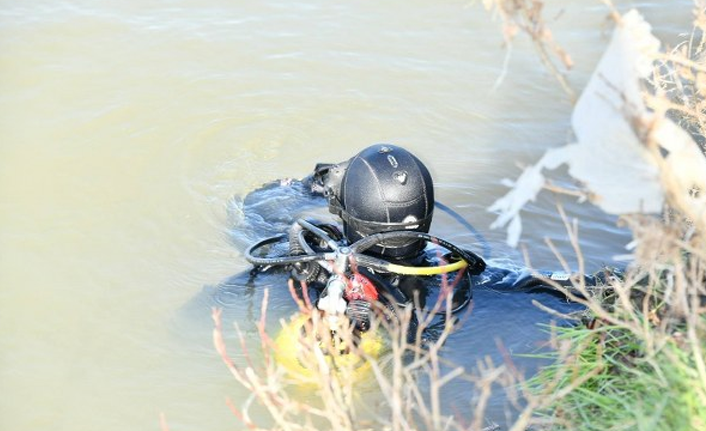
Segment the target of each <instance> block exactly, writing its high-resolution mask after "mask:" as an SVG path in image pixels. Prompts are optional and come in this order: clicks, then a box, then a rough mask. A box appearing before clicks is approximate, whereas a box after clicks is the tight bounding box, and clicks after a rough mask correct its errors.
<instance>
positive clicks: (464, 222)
mask: <svg viewBox="0 0 706 431" xmlns="http://www.w3.org/2000/svg"><path fill="white" fill-rule="evenodd" d="M434 205H436V207H437V208H439V209H440V210H442V211H444V212H445V213H446V214H448V215H450V216H451V217H452V218H453V219H454V220H456V221H457V222H459V223H460V224H461V226H463V227H465V228H466V229H467V230H468V231H469V232H470V233H472V234H473V236H475V237H476V240H477V241H478V242H479V243H480V244H481V245H482V246H483V258H484V259H490V253H491V250H490V243H488V241H487V240H486V239H485V237H484V236H483V235H481V233H480V232H478V230H477V229H476V228H474V227H473V225H472V224H470V223H469V222H468V221H467V220H466V219H465V218H463V216H461V214H459V213H457V212H456V211H454V210H453V209H451V207H449V206H446V205H444V204H442V203H441V202H439V201H436V202H435V203H434Z"/></svg>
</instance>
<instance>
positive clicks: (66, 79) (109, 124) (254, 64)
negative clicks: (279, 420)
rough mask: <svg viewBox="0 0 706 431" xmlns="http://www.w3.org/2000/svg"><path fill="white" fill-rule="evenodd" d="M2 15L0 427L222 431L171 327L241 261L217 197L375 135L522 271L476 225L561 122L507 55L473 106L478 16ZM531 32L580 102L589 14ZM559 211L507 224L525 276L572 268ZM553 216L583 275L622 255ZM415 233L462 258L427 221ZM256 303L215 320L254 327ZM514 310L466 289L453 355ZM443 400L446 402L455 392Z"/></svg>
mask: <svg viewBox="0 0 706 431" xmlns="http://www.w3.org/2000/svg"><path fill="white" fill-rule="evenodd" d="M476 3H478V2H476ZM616 3H617V4H618V6H619V7H620V8H621V9H622V10H625V9H627V8H628V7H629V6H631V5H636V6H639V7H640V8H641V10H642V11H643V12H644V13H645V15H646V16H647V17H648V19H649V20H650V21H652V22H653V23H654V25H655V31H656V33H657V34H658V35H659V36H660V37H662V38H664V39H665V40H667V41H668V42H670V43H671V44H674V43H676V42H677V41H678V40H679V39H678V37H677V36H678V33H680V32H683V31H687V30H688V29H689V21H690V19H691V15H690V11H689V7H690V5H691V2H690V1H688V0H680V1H674V0H663V1H657V0H654V1H644V2H629V1H620V2H616ZM0 4H2V7H1V8H0V136H1V137H2V139H1V140H0V391H1V392H2V394H3V395H2V397H0V429H2V430H39V429H56V430H62V429H66V430H94V429H104V430H113V429H114V430H123V429H158V414H159V412H165V414H166V416H167V418H168V420H169V423H170V426H171V427H172V429H184V430H187V429H190V430H194V429H200V430H210V429H223V428H224V427H232V428H238V427H240V425H239V424H238V422H237V420H236V419H235V418H233V417H232V416H231V415H230V413H229V411H228V409H227V407H226V406H225V405H224V399H225V397H226V396H230V397H231V398H233V399H234V400H236V401H237V400H240V401H242V400H243V399H244V398H243V397H244V393H243V392H242V391H241V390H240V389H239V388H238V387H237V385H235V384H234V383H233V382H232V381H231V379H230V378H229V376H228V374H227V372H226V370H225V368H224V367H223V366H222V365H221V364H220V361H219V359H218V358H216V357H215V355H214V352H213V349H212V348H211V346H210V338H209V337H210V335H209V332H208V331H209V327H208V322H207V319H206V322H205V323H204V321H194V322H193V324H190V323H189V322H188V320H187V321H186V323H185V321H184V319H182V317H181V316H180V311H181V310H183V308H184V306H185V305H186V304H189V303H190V301H192V300H193V298H194V297H195V296H197V295H198V293H199V292H200V291H201V290H202V288H203V286H206V285H214V284H217V283H219V282H220V281H222V280H224V279H226V278H227V277H229V276H231V275H233V274H235V273H238V272H239V271H241V270H243V269H246V268H247V265H246V262H245V261H244V260H243V258H242V255H241V253H240V252H239V251H238V248H237V247H236V245H235V244H234V242H233V236H232V233H231V232H230V228H231V226H232V220H231V219H230V218H229V208H230V203H231V202H232V199H233V197H234V196H242V195H243V194H245V193H247V191H249V190H251V189H253V188H255V187H257V186H258V185H260V184H262V183H264V182H266V181H268V180H271V179H275V178H280V177H301V176H304V175H306V174H307V173H309V172H310V170H311V169H312V168H313V166H314V165H315V163H317V162H325V161H334V162H335V161H341V160H343V159H346V158H348V157H350V156H351V155H352V154H353V153H355V152H356V151H358V150H359V149H361V148H363V147H365V146H367V145H369V144H371V143H375V142H393V143H396V144H399V145H402V146H405V147H407V148H409V149H410V150H411V151H412V152H414V153H415V154H417V155H418V156H419V157H420V158H421V159H422V160H424V161H425V162H426V164H427V165H428V166H429V168H430V170H431V171H432V174H433V176H434V178H435V181H436V193H437V197H438V199H439V200H440V201H442V202H443V203H445V204H446V205H449V206H451V207H453V208H454V209H456V210H457V211H458V212H459V213H461V214H462V215H463V216H464V217H465V218H466V219H467V220H468V221H469V222H470V223H472V224H473V226H474V227H475V228H476V229H478V230H479V231H480V232H481V233H482V235H483V236H484V237H485V238H486V240H487V241H488V242H489V244H490V245H491V248H492V255H493V256H494V257H495V258H497V259H499V261H498V262H506V263H507V262H514V263H521V262H522V257H521V254H520V253H518V252H517V251H514V250H511V249H508V248H507V247H506V246H504V244H503V239H504V234H503V232H500V231H490V230H489V228H488V226H489V224H490V222H491V221H492V220H493V215H492V214H489V213H487V212H486V211H485V208H487V207H488V206H489V205H490V204H491V203H492V202H493V201H494V200H495V198H497V197H498V196H499V195H501V194H503V193H504V192H505V190H506V189H505V188H504V186H502V185H501V184H500V181H501V180H502V179H503V178H506V177H509V178H514V177H516V176H517V175H518V173H519V172H520V170H519V168H518V165H522V164H528V163H531V162H533V161H535V160H537V159H538V158H539V156H540V155H541V153H542V152H543V150H544V149H546V148H548V147H552V146H558V145H561V144H564V143H565V142H566V140H567V137H568V127H569V115H570V105H569V103H568V102H567V101H566V99H565V98H564V97H563V96H562V94H561V91H560V89H559V87H558V86H557V85H556V83H555V82H554V81H553V79H552V78H551V77H550V76H549V75H548V74H547V73H546V72H545V70H544V69H543V68H542V67H541V65H540V64H539V62H538V60H537V58H536V54H535V53H534V51H533V49H532V47H531V46H530V45H529V44H528V43H527V42H526V41H525V40H524V38H519V39H518V40H517V42H516V43H515V45H514V48H513V52H512V57H511V60H510V62H509V68H508V72H507V76H506V77H505V79H504V81H503V82H502V85H501V86H500V87H499V88H498V89H496V90H493V89H492V88H493V85H494V83H495V82H496V80H497V78H498V76H499V75H500V74H501V71H502V64H503V59H504V56H505V51H504V50H503V48H502V39H501V33H500V30H499V24H498V23H497V22H493V21H492V20H491V19H490V17H489V15H488V14H487V13H486V12H485V11H483V10H482V7H481V6H480V4H473V3H470V4H469V2H467V1H460V0H458V1H455V0H454V1H449V2H423V1H419V0H413V1H405V2H402V1H400V0H393V1H388V2H384V3H383V2H378V3H371V2H342V3H338V4H331V3H330V2H326V1H324V0H297V1H289V2H275V1H267V2H245V1H237V0H236V1H229V2H225V1H218V0H208V1H199V2H196V1H194V0H161V1H157V0H153V1H141V2H137V1H121V2H118V1H104V2H100V3H98V2H91V1H88V0H85V1H78V0H76V1H61V2H55V1H51V2H50V1H44V0H37V1H33V2H31V3H27V2H9V1H1V3H0ZM546 16H547V17H549V19H550V20H551V25H552V28H553V30H554V32H555V37H556V38H557V39H558V40H559V41H561V43H562V44H563V45H564V47H565V48H566V49H567V50H568V51H569V52H570V53H571V55H572V57H573V58H574V61H575V62H576V67H575V69H574V70H573V71H572V72H571V74H570V76H569V79H570V81H571V83H572V85H573V86H574V87H575V88H580V86H581V85H582V84H583V83H585V82H586V80H587V78H588V76H589V74H590V72H591V70H592V68H593V66H594V65H595V64H596V62H597V60H598V57H599V55H600V53H601V52H602V49H603V47H604V46H605V43H606V41H607V37H608V34H609V30H608V29H607V28H606V27H605V22H606V10H605V9H604V7H603V6H601V5H600V4H599V2H595V3H594V2H580V1H572V2H559V1H556V2H551V3H550V4H549V6H548V10H547V14H546ZM556 200H557V198H555V197H554V196H552V195H550V194H544V195H543V196H542V197H541V198H540V199H539V200H538V201H537V202H536V203H534V204H532V205H531V206H530V208H529V209H528V211H527V212H526V213H525V214H523V221H524V223H525V231H524V235H523V241H524V242H525V244H526V245H527V248H528V253H529V255H530V256H531V260H532V263H533V265H535V266H536V267H540V268H549V269H552V268H557V267H558V263H557V261H556V259H555V258H554V257H553V256H552V253H551V252H550V251H549V249H548V248H547V247H546V246H545V245H544V238H551V239H552V240H554V241H556V242H557V244H558V248H559V250H561V251H562V252H563V253H566V254H567V255H570V254H571V248H570V246H569V245H568V242H567V241H566V235H565V231H564V228H563V224H562V222H561V220H560V218H559V217H558V215H557V211H556V208H555V202H556ZM561 201H562V202H563V203H564V205H565V207H566V209H567V212H568V213H569V215H570V216H572V217H579V218H580V219H581V224H580V226H581V241H582V247H583V253H584V257H585V259H586V262H587V267H588V269H589V271H593V270H596V269H598V268H599V267H600V266H601V265H602V264H604V263H611V259H612V256H614V255H617V254H623V253H624V252H625V250H624V245H625V244H626V243H627V242H628V241H629V235H628V234H627V233H626V232H625V231H624V230H623V229H621V228H619V227H616V220H615V219H614V218H613V217H608V216H605V215H603V214H601V213H600V211H598V210H596V209H595V208H592V207H590V206H586V205H577V204H575V203H574V202H572V201H571V200H568V199H561ZM433 232H435V233H436V234H438V235H440V236H442V237H445V238H447V239H450V240H453V241H455V242H458V243H460V244H463V245H467V246H471V247H473V246H475V244H474V242H475V238H474V237H473V235H471V234H470V233H468V232H467V231H465V230H463V229H462V228H461V227H460V226H459V225H458V224H456V223H455V222H454V221H453V220H452V219H451V218H449V217H447V216H444V215H440V216H437V218H436V220H435V224H434V226H433ZM261 295H262V292H260V291H255V292H251V294H250V296H248V297H244V298H243V299H242V303H239V307H241V308H240V309H242V316H236V317H235V318H236V319H238V318H240V319H242V320H247V319H250V318H252V316H255V315H257V310H258V308H257V307H258V305H257V304H258V303H259V300H260V298H261ZM530 299H531V298H530V297H528V296H526V295H510V296H507V295H505V296H503V295H500V294H493V293H490V292H484V293H478V294H477V296H476V306H475V308H474V310H473V314H472V315H471V317H470V320H469V322H468V323H467V324H466V326H464V328H463V329H462V330H461V331H459V332H458V333H457V334H455V335H454V337H453V338H452V340H451V342H450V343H449V349H448V351H449V353H448V354H449V356H450V357H452V358H453V359H457V360H462V362H463V363H464V364H465V365H468V366H469V367H472V366H473V365H474V364H475V361H476V360H477V359H478V358H481V357H483V356H484V355H486V354H487V355H493V356H494V357H495V358H496V359H497V358H499V356H498V351H497V347H496V339H499V340H502V341H503V343H504V344H505V345H507V346H508V348H509V349H510V350H511V351H512V352H513V353H521V352H524V351H531V350H532V349H534V348H535V346H536V345H537V344H538V343H539V342H541V340H542V339H543V338H542V337H543V336H542V334H541V333H540V332H539V331H537V330H536V328H534V326H533V323H534V322H536V321H542V320H544V321H546V317H545V316H543V315H541V313H540V312H539V311H538V310H536V309H534V308H533V307H532V306H531V305H530V304H529V300H530ZM547 301H549V302H551V301H552V299H550V298H547ZM272 305H273V307H274V308H273V310H274V311H273V313H275V314H277V313H279V314H282V315H285V314H287V313H288V312H289V311H291V309H292V308H291V307H292V305H291V303H288V302H286V301H285V299H282V298H281V297H280V299H278V300H277V301H275V302H274V303H273V304H272ZM241 324H242V322H241ZM518 363H519V364H520V366H521V367H526V368H527V369H528V370H531V369H532V367H533V366H534V365H533V363H531V362H526V363H525V362H522V359H518ZM456 389H457V391H456V392H454V393H453V394H452V395H451V397H452V398H453V402H455V403H457V405H459V406H464V405H465V404H464V400H467V399H468V398H469V397H470V394H468V392H467V389H468V388H462V387H459V388H456ZM450 403H451V402H450ZM497 404H498V405H497V406H495V407H494V408H495V409H496V411H497V414H498V415H500V414H501V411H502V406H501V405H502V400H498V401H497ZM461 408H462V407H461Z"/></svg>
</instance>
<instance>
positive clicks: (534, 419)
mask: <svg viewBox="0 0 706 431" xmlns="http://www.w3.org/2000/svg"><path fill="white" fill-rule="evenodd" d="M484 3H485V4H486V6H487V7H488V8H492V9H493V10H495V11H496V13H497V14H499V15H500V16H501V17H502V19H503V22H504V25H505V34H506V37H507V38H508V41H510V40H511V38H512V37H514V36H515V34H516V33H517V32H518V31H521V30H522V31H524V32H526V33H527V34H529V36H530V37H532V39H533V40H534V41H535V43H536V46H537V48H538V50H539V52H540V57H541V59H542V61H543V62H544V63H545V64H547V65H548V67H549V70H550V71H552V73H554V74H555V76H557V79H558V80H559V82H560V84H561V86H562V87H564V88H565V89H567V90H568V91H567V92H569V93H570V94H573V92H571V90H570V88H569V87H568V85H567V83H566V81H565V80H564V79H563V74H562V72H560V71H559V68H558V66H556V65H555V62H557V61H558V62H559V63H563V64H564V65H565V66H570V63H571V61H570V59H569V57H568V55H567V54H566V53H565V52H564V51H563V50H561V49H560V48H559V47H558V45H557V44H556V43H555V41H554V40H553V37H552V35H551V33H550V32H549V30H548V29H547V28H546V26H545V25H544V23H543V21H542V18H541V13H540V12H541V6H542V4H541V2H539V1H537V0H532V1H523V0H495V1H486V2H484ZM694 22H695V29H694V32H693V35H692V37H691V39H690V40H688V41H687V42H685V43H684V44H682V45H680V46H678V47H677V48H676V49H675V50H673V51H671V52H670V53H668V54H661V55H660V58H658V59H657V60H658V63H657V67H656V73H655V75H654V77H653V80H652V82H651V83H650V84H651V85H650V87H649V88H651V91H647V92H646V95H645V99H646V103H647V106H648V107H650V108H651V110H652V111H654V112H656V113H658V114H659V115H661V116H663V117H668V118H672V119H675V120H677V121H678V122H679V123H680V125H681V126H682V127H683V128H685V129H687V130H688V131H689V132H690V134H691V135H692V136H693V137H695V139H696V140H697V141H698V142H699V143H700V145H702V146H703V145H704V136H705V134H704V132H705V131H706V127H705V126H706V111H705V108H706V105H705V103H706V101H705V100H704V96H705V95H706V66H705V64H704V59H705V58H706V57H705V55H706V54H705V53H706V32H705V31H706V15H705V14H704V5H703V4H700V5H699V8H697V9H696V13H695V21H694ZM640 127H644V130H643V133H642V134H641V136H643V137H644V144H645V145H646V146H647V147H648V148H650V149H651V151H659V148H657V146H656V145H654V143H653V142H652V140H651V139H650V125H649V124H646V125H641V126H640ZM672 169H673V167H670V166H668V165H662V166H660V175H661V180H662V183H663V185H664V187H665V190H666V195H665V196H666V205H665V211H664V213H663V215H662V216H647V215H629V216H624V217H622V218H621V220H622V222H623V223H625V224H626V225H627V226H628V227H629V228H630V229H631V230H632V232H633V234H634V238H635V241H634V244H635V249H634V264H632V265H631V266H630V268H628V270H627V272H626V273H625V274H624V277H622V278H620V279H614V280H612V281H611V282H610V284H609V285H607V286H606V287H605V289H601V290H599V291H595V290H592V291H588V290H587V289H586V286H583V285H582V284H581V282H580V281H577V282H576V283H575V285H574V288H573V289H571V290H566V291H565V294H566V295H567V296H568V297H570V298H572V299H573V300H574V301H576V302H579V303H582V304H584V305H585V306H586V312H585V313H584V315H583V316H582V319H581V320H580V321H579V323H577V325H576V326H575V327H571V328H564V329H561V330H559V329H556V328H551V329H550V331H551V333H552V337H551V338H552V343H553V347H554V350H553V352H552V353H551V354H550V355H549V356H550V357H551V358H552V359H553V360H554V362H553V365H552V366H550V367H548V368H546V369H545V370H544V371H542V372H541V373H540V374H539V375H537V376H534V377H532V378H531V379H530V380H529V381H524V380H523V376H521V375H520V374H519V373H518V372H517V371H516V370H515V368H514V367H513V364H512V361H511V359H510V358H508V360H507V361H506V362H505V363H503V364H492V363H490V362H484V363H482V364H479V365H478V367H477V368H476V369H475V370H472V371H469V370H465V369H463V368H461V367H458V366H455V365H453V364H448V363H445V361H444V359H443V352H442V346H443V345H444V342H445V341H446V339H447V337H448V336H449V334H450V333H451V332H452V331H453V327H454V325H455V324H456V323H457V320H456V319H455V318H454V316H451V315H447V316H446V319H445V320H444V325H445V326H444V328H443V331H441V335H440V336H439V337H438V339H436V340H432V341H428V342H422V341H421V337H420V335H421V334H422V332H423V331H424V330H425V329H426V328H428V327H429V325H431V324H432V321H433V319H432V317H433V316H432V315H431V314H425V315H421V314H420V315H418V316H416V318H417V319H418V321H419V326H418V328H417V337H416V342H409V341H408V339H407V337H406V333H407V330H408V328H409V324H410V320H411V318H412V310H411V309H406V310H397V313H398V314H399V315H400V316H402V318H400V319H395V318H389V319H379V320H378V321H377V322H376V323H375V325H374V328H373V329H372V331H379V333H381V334H384V335H383V336H384V338H385V340H386V342H385V349H384V351H383V352H382V354H381V355H379V356H377V355H370V354H368V353H367V352H366V351H364V350H362V349H360V348H359V347H358V344H357V342H356V340H355V339H354V337H352V336H351V331H350V330H348V328H346V327H345V325H344V326H342V327H339V328H338V330H337V332H336V334H337V336H335V337H331V336H330V334H331V332H330V330H329V327H328V326H326V324H325V322H324V321H322V320H321V318H320V316H319V314H318V312H317V311H314V310H312V307H311V305H310V304H309V303H308V301H307V300H306V298H301V299H300V298H299V297H297V295H296V291H295V289H294V287H292V288H291V291H292V292H293V294H294V296H295V299H296V300H297V301H298V303H299V304H300V309H301V313H302V314H304V315H306V316H309V320H308V322H309V323H308V324H307V325H305V326H304V328H305V331H303V332H302V336H301V343H300V353H299V355H298V358H299V360H300V361H301V362H302V363H303V365H304V366H305V367H306V368H308V369H310V370H312V371H313V372H312V374H311V375H310V376H309V377H306V378H305V379H304V380H305V381H303V380H302V378H301V377H297V376H293V375H292V374H291V373H288V372H286V371H285V370H284V369H283V368H282V367H281V366H279V365H278V363H277V361H276V360H275V357H276V355H277V353H278V352H277V349H278V346H277V344H276V343H274V342H273V340H272V339H271V338H270V336H269V335H268V334H267V333H266V332H265V319H266V316H267V313H266V308H267V301H265V302H264V303H263V305H262V313H261V316H262V317H261V321H260V323H259V325H258V327H259V329H260V337H261V341H262V342H261V349H262V354H263V357H264V362H263V363H245V364H236V363H235V361H233V360H232V359H231V357H230V356H229V355H228V353H227V351H226V345H225V342H224V337H223V328H222V326H221V320H220V314H219V312H218V311H217V310H214V313H213V318H214V322H215V329H214V344H215V346H216V349H217V351H218V353H219V354H220V356H221V358H222V359H223V361H224V363H225V364H226V366H227V367H228V369H229V370H230V372H231V373H232V375H233V377H234V378H235V380H236V381H237V382H238V383H239V384H240V385H242V386H244V387H245V388H247V389H248V391H249V392H250V393H251V394H252V395H251V397H250V399H248V400H247V402H245V403H244V404H243V405H234V403H232V402H231V401H228V404H229V406H230V408H231V410H232V411H233V414H234V415H235V416H236V417H237V418H238V419H239V420H240V421H241V422H242V423H243V424H244V425H245V426H246V427H247V428H249V429H277V430H280V429H281V430H306V429H335V430H361V429H386V430H388V429H389V430H395V431H396V430H403V429H405V430H406V429H427V430H441V429H444V430H446V429H448V430H485V429H488V430H490V429H500V427H499V426H498V425H496V424H493V423H488V422H486V420H485V416H484V410H485V408H486V406H487V402H488V400H489V397H490V394H491V393H492V392H493V391H496V390H498V388H504V389H503V390H505V391H506V393H507V397H508V399H509V400H510V401H511V402H513V403H514V404H515V406H516V407H517V414H516V416H515V418H514V424H512V425H510V426H508V427H507V428H508V429H511V430H513V431H519V430H526V429H577V430H584V429H585V430H594V429H595V430H619V429H620V430H623V429H641V430H703V429H706V361H705V358H706V318H705V317H706V287H705V284H706V230H705V228H704V227H705V226H706V214H704V213H703V212H694V207H693V205H691V203H690V202H689V201H688V200H686V201H685V198H684V193H682V192H683V190H680V189H677V188H679V187H681V186H680V184H679V183H678V182H675V181H674V180H673V179H674V175H675V173H674V172H672ZM689 193H691V196H694V197H698V196H703V193H706V191H704V190H700V189H698V188H695V189H694V190H690V191H689ZM565 220H566V218H565ZM566 227H567V231H568V234H569V237H570V239H571V241H572V243H573V245H574V248H575V257H576V259H578V266H579V267H581V268H583V263H582V259H581V251H580V238H579V235H578V228H577V223H576V222H575V221H569V220H566ZM557 257H558V258H559V261H560V262H564V257H563V256H557ZM566 266H567V269H568V266H569V265H566ZM548 282H549V281H548ZM556 288H557V289H561V287H560V286H556ZM442 297H443V298H445V299H444V301H442V302H441V303H439V304H437V305H436V307H435V308H436V310H438V309H443V308H444V307H448V306H449V304H450V302H449V301H450V300H451V299H450V295H447V296H445V297H444V296H443V295H442ZM436 310H434V311H436ZM284 323H285V322H283V324H284ZM240 337H241V338H240V340H241V343H240V346H239V348H240V349H243V350H245V352H246V353H247V348H246V343H245V341H244V340H243V338H242V335H241V336H240ZM229 347H230V348H231V349H232V348H234V346H229ZM341 352H344V353H341ZM346 355H356V356H357V357H360V358H363V361H364V362H365V366H366V367H369V369H368V371H367V375H366V376H363V377H361V376H360V375H356V373H358V372H360V369H359V368H360V367H361V363H360V362H350V361H346V360H343V359H342V357H345V356H346ZM246 356H247V355H246ZM452 379H465V380H466V381H468V382H471V383H472V384H473V386H474V388H475V394H476V395H475V396H474V397H473V398H472V400H470V402H469V404H468V406H467V408H465V409H464V410H463V411H456V412H449V411H448V410H447V409H445V408H444V406H443V405H442V401H441V399H442V396H441V393H442V389H443V387H444V385H446V384H447V383H448V382H449V381H451V380H452ZM303 393H306V394H309V395H308V396H302V394H303ZM374 394H378V395H374ZM362 397H367V399H361V398H362ZM371 399H374V400H378V401H380V402H379V403H375V404H376V405H374V406H373V405H371V402H370V400H371ZM256 405H257V406H258V407H257V409H259V410H258V412H259V413H258V414H257V415H255V414H253V413H251V411H252V409H254V408H255V406H256ZM262 409H264V410H262ZM263 411H265V412H267V417H263V416H262V414H261V413H262V412H263ZM162 427H163V428H164V429H166V427H167V425H166V422H164V421H163V424H162ZM503 429H505V427H503Z"/></svg>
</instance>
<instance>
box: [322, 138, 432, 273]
mask: <svg viewBox="0 0 706 431" xmlns="http://www.w3.org/2000/svg"><path fill="white" fill-rule="evenodd" d="M316 177H318V178H317V179H318V180H319V181H318V182H319V184H320V185H322V186H323V189H324V193H325V195H326V196H327V197H328V199H329V210H330V211H331V212H332V213H333V214H336V215H338V216H340V217H341V219H343V231H344V234H345V236H346V238H347V239H348V241H349V242H351V243H353V242H355V241H357V240H359V239H361V238H363V237H366V236H368V235H370V234H374V233H379V232H389V231H397V230H414V231H418V232H425V233H428V232H429V227H430V226H431V220H432V216H433V212H434V185H433V182H432V178H431V175H430V174H429V170H428V169H427V168H426V166H424V164H423V163H422V162H421V161H420V160H419V159H417V158H416V157H415V156H414V155H413V154H412V153H410V152H409V151H407V150H405V149H404V148H400V147H397V146H395V145H389V144H378V145H373V146H370V147H368V148H366V149H364V150H363V151H361V152H360V153H358V154H357V155H356V156H354V157H353V158H352V159H350V160H348V161H346V162H343V163H339V164H337V165H318V166H317V169H316ZM423 247H424V241H420V240H417V239H410V238H397V239H389V240H386V241H384V242H382V243H380V244H378V245H376V246H375V247H373V248H371V249H369V250H368V251H369V252H371V253H373V254H377V255H379V256H381V257H385V258H388V259H395V260H402V259H411V258H414V257H417V256H418V255H419V253H420V251H421V250H422V249H423Z"/></svg>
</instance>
